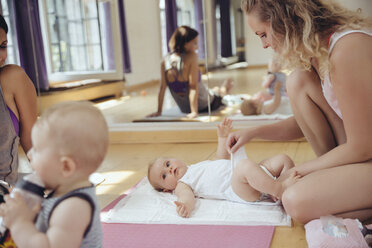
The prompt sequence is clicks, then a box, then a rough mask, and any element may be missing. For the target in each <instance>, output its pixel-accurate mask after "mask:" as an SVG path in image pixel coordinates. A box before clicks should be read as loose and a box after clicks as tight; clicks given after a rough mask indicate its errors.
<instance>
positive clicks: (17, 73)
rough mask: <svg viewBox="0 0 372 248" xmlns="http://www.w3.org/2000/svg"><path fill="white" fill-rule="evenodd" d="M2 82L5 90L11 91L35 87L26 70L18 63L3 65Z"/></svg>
mask: <svg viewBox="0 0 372 248" xmlns="http://www.w3.org/2000/svg"><path fill="white" fill-rule="evenodd" d="M0 83H1V87H2V88H3V89H4V90H9V91H20V90H24V89H30V88H33V87H34V86H33V84H32V81H31V80H30V78H29V77H28V76H27V74H26V72H25V71H24V70H23V68H22V67H20V66H18V65H6V66H4V67H2V68H1V72H0Z"/></svg>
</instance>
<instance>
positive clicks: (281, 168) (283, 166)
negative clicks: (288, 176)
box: [260, 154, 295, 177]
mask: <svg viewBox="0 0 372 248" xmlns="http://www.w3.org/2000/svg"><path fill="white" fill-rule="evenodd" d="M260 165H263V166H265V168H266V169H268V170H269V171H270V173H271V174H272V175H273V176H274V177H279V176H280V175H281V174H282V173H283V172H285V171H287V170H289V169H291V168H293V167H294V166H295V165H294V163H293V160H292V159H291V158H290V157H289V156H287V155H285V154H279V155H276V156H273V157H270V158H268V159H265V160H263V161H261V162H260Z"/></svg>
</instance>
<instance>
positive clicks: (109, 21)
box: [1, 0, 372, 125]
mask: <svg viewBox="0 0 372 248" xmlns="http://www.w3.org/2000/svg"><path fill="white" fill-rule="evenodd" d="M337 1H339V2H340V3H341V4H342V5H344V6H346V7H348V8H350V9H353V10H356V9H358V8H360V9H361V11H362V12H363V13H364V14H365V15H369V16H371V15H372V5H371V3H370V0H356V1H348V0H337ZM20 2H24V3H25V6H22V7H24V8H20V9H22V11H25V15H22V16H26V17H25V18H27V19H24V20H23V21H24V23H25V25H23V26H24V27H27V30H28V31H31V30H32V31H33V32H34V33H37V32H39V33H40V36H39V37H35V36H33V35H29V36H30V37H29V36H27V34H26V32H23V31H22V32H21V31H20V32H16V30H17V27H16V21H15V17H16V15H15V14H14V13H15V12H14V9H16V8H17V6H16V3H17V4H19V3H20ZM169 2H173V3H174V4H175V6H173V7H174V8H175V12H176V22H177V25H178V26H180V25H188V26H191V27H193V28H195V29H197V30H198V31H199V36H200V38H201V39H200V42H199V65H200V66H199V68H200V71H201V72H202V73H203V75H202V81H203V82H204V83H206V84H207V85H208V87H209V88H213V87H215V86H219V85H221V84H222V83H223V82H224V80H225V79H227V78H230V79H232V80H233V81H234V88H233V89H232V91H231V93H232V94H233V95H234V96H238V95H240V94H247V95H252V94H254V93H255V92H257V91H259V90H261V82H262V79H263V77H264V76H265V75H266V73H267V63H268V61H269V59H270V57H271V56H272V52H271V51H270V50H271V49H262V44H261V42H260V40H259V39H258V38H257V36H256V35H255V34H254V33H252V31H251V30H250V29H249V28H248V27H247V23H246V18H245V16H244V13H243V12H242V11H241V9H240V4H241V0H174V1H172V0H156V1H154V0H138V1H125V0H110V1H109V0H81V1H75V0H65V1H49V0H31V1H24V0H22V1H21V0H20V1H10V0H1V11H2V13H3V15H4V17H5V19H6V20H7V22H8V23H9V26H10V32H9V33H8V63H16V64H19V65H20V64H21V61H20V57H21V56H20V54H19V47H18V44H19V43H20V40H22V39H23V40H26V41H30V42H28V45H29V47H28V48H27V49H25V50H26V51H32V52H34V53H35V54H38V55H40V54H42V53H44V55H45V56H44V58H45V61H44V63H45V65H43V64H42V63H43V62H40V61H39V60H35V57H36V56H31V57H30V58H31V60H30V61H31V62H30V63H29V68H28V69H29V70H30V71H38V68H39V67H40V66H44V67H45V70H46V72H45V73H36V74H33V73H30V75H29V76H30V78H32V80H33V82H34V84H35V85H36V86H37V87H36V88H37V89H38V90H37V92H38V95H43V96H42V97H40V98H39V99H46V98H50V99H52V100H48V101H46V103H45V104H44V103H39V108H40V109H41V110H43V109H45V108H46V107H48V106H49V105H51V104H53V103H55V102H57V101H64V100H79V99H82V98H84V97H85V98H94V99H96V100H95V102H96V103H97V106H99V107H100V109H101V110H102V111H103V112H104V114H105V116H106V117H107V119H108V121H109V123H111V124H113V125H120V124H122V123H123V124H128V123H132V122H133V121H134V120H143V119H145V117H146V115H148V114H150V113H152V112H154V111H156V109H157V92H158V88H159V79H160V62H161V60H162V57H163V56H164V55H165V54H166V53H167V51H168V50H167V36H166V29H167V21H166V19H167V17H166V11H167V4H166V3H169ZM203 4H204V5H203ZM143 6H146V7H145V8H144V7H143ZM168 7H169V6H168ZM36 9H38V11H39V15H40V16H38V17H36V16H35V10H36ZM26 14H28V15H26ZM18 15H19V14H18ZM29 20H31V21H29ZM17 21H19V20H18V19H17ZM37 23H39V24H38V25H39V26H40V30H37V28H38V25H36V24H37ZM19 35H21V36H19ZM17 36H18V37H17ZM28 37H29V38H28ZM226 37H228V39H226ZM36 38H39V39H41V40H42V41H43V42H38V41H37V40H36ZM32 40H34V42H31V41H32ZM41 44H43V45H41ZM226 44H228V45H226ZM40 46H42V47H40ZM226 47H227V50H226V49H225V48H226ZM32 61H34V62H32ZM45 75H47V77H48V78H47V79H45V78H43V77H44V76H45ZM44 81H48V82H49V83H50V85H51V83H53V87H56V88H57V90H55V91H54V92H51V91H50V89H44V88H45V87H44V88H43V82H44ZM71 81H73V82H75V81H78V83H79V85H78V86H79V87H80V88H84V89H85V91H84V92H83V91H77V90H65V88H66V89H68V88H69V87H64V84H63V83H64V82H69V86H71V85H72V87H71V88H74V87H75V85H74V83H72V84H71ZM123 82H125V83H123ZM60 84H61V85H62V86H61V87H57V86H56V85H60ZM91 84H92V85H95V86H94V87H91V88H94V89H93V90H92V89H91V88H89V87H88V85H91ZM50 85H49V86H50ZM46 88H48V87H46ZM88 88H89V90H88ZM112 95H114V96H115V98H112V97H111V98H110V97H106V96H112ZM97 98H99V99H98V100H97ZM234 100H235V101H234ZM229 103H232V104H237V103H239V96H238V97H237V98H230V102H229ZM164 105H165V106H164V108H163V109H167V108H168V109H172V108H173V109H174V107H175V103H174V101H173V100H172V97H171V95H170V93H169V92H168V93H166V97H165V102H164ZM236 110H237V109H236V107H235V109H234V108H231V109H229V108H226V110H225V111H221V112H220V113H219V114H218V115H217V118H214V119H213V118H212V119H211V118H206V116H205V115H204V116H202V117H203V118H200V119H199V120H196V121H199V122H201V123H204V122H209V121H218V120H220V119H221V116H223V115H229V114H231V113H233V112H234V111H236ZM229 111H230V112H229ZM170 119H171V121H174V123H173V124H177V121H185V120H181V119H182V117H180V116H175V118H173V120H172V118H170ZM145 121H148V122H150V121H151V119H148V120H145ZM157 121H159V120H157ZM160 121H161V120H160Z"/></svg>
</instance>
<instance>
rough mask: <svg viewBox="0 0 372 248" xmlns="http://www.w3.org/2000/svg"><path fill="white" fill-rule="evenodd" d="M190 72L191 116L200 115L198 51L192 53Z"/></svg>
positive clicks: (189, 115)
mask: <svg viewBox="0 0 372 248" xmlns="http://www.w3.org/2000/svg"><path fill="white" fill-rule="evenodd" d="M189 56H190V74H189V101H190V110H191V112H190V114H188V115H187V117H189V118H194V117H196V116H198V95H199V67H198V56H197V54H196V53H193V54H190V55H189Z"/></svg>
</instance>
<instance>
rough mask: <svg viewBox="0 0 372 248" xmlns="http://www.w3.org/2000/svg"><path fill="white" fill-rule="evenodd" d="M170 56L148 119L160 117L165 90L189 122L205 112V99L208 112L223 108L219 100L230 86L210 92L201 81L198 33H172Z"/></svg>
mask: <svg viewBox="0 0 372 248" xmlns="http://www.w3.org/2000/svg"><path fill="white" fill-rule="evenodd" d="M168 45H169V49H170V51H171V52H170V53H169V54H168V55H167V56H165V58H164V59H163V61H162V63H161V85H160V90H159V95H158V111H157V112H155V113H152V114H150V115H148V117H155V116H159V115H161V113H162V108H163V101H164V93H165V90H166V88H167V86H168V88H169V90H170V92H171V94H172V97H173V99H174V100H175V102H176V104H177V105H178V107H179V108H180V110H181V111H182V112H183V113H187V114H188V115H187V117H188V118H194V117H196V116H198V113H199V112H207V111H208V95H209V97H210V103H211V110H212V111H213V110H216V109H218V108H219V107H220V106H221V105H222V97H223V96H224V95H226V94H229V91H230V89H231V87H232V85H233V83H232V81H231V80H226V81H225V82H224V83H223V85H222V86H221V87H215V88H214V89H213V90H209V89H208V88H207V87H206V86H205V85H204V84H203V82H202V81H201V73H200V71H199V68H198V56H197V54H196V50H197V49H198V32H197V31H196V30H195V29H192V28H190V27H188V26H181V27H178V28H177V29H176V31H174V33H173V35H172V37H171V38H170V40H169V44H168Z"/></svg>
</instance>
